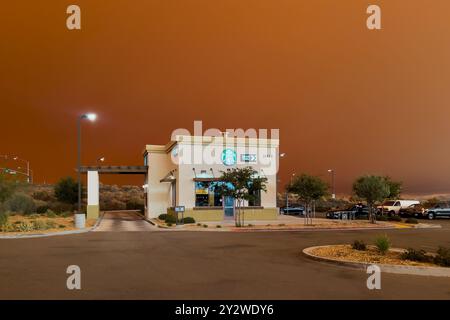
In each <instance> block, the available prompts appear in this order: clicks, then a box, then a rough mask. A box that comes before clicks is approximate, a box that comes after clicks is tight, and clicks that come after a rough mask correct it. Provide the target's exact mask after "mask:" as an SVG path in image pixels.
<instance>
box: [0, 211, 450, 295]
mask: <svg viewBox="0 0 450 320" xmlns="http://www.w3.org/2000/svg"><path fill="white" fill-rule="evenodd" d="M434 223H439V224H442V225H443V226H444V228H442V229H426V230H425V229H424V230H392V231H387V232H386V233H387V234H388V235H389V236H390V238H391V239H392V242H393V244H394V246H398V247H409V246H413V247H415V248H423V249H426V250H427V251H433V250H436V249H437V247H438V246H439V245H444V246H447V247H450V220H439V221H437V222H434ZM379 233H380V231H339V232H336V231H332V232H310V231H308V232H304V231H303V232H264V233H263V232H251V233H237V232H231V233H228V232H164V231H156V232H155V231H144V232H140V231H135V232H90V233H85V234H77V235H70V236H54V237H46V238H34V239H3V240H0V299H450V278H434V277H420V276H408V275H396V274H382V283H381V286H382V289H381V290H372V291H371V290H368V289H367V287H366V279H367V275H366V274H365V272H364V271H358V270H354V269H348V268H346V267H340V266H334V265H329V264H326V263H320V262H315V261H311V260H309V259H307V258H305V257H303V256H302V255H301V254H300V252H301V250H302V249H303V248H305V247H309V246H314V245H322V244H336V243H349V242H351V241H353V240H355V239H362V240H365V241H367V242H371V241H372V240H373V239H374V237H375V236H376V235H377V234H379ZM73 264H74V265H78V266H80V268H81V286H82V289H81V290H73V291H70V290H68V289H67V288H66V279H67V276H68V275H67V274H66V268H67V266H69V265H73Z"/></svg>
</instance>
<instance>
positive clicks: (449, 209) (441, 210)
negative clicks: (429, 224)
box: [425, 202, 450, 220]
mask: <svg viewBox="0 0 450 320" xmlns="http://www.w3.org/2000/svg"><path fill="white" fill-rule="evenodd" d="M425 216H426V217H427V218H428V219H430V220H433V219H436V218H440V217H450V204H449V203H448V202H441V203H438V204H437V205H435V206H434V207H433V208H430V209H428V210H425Z"/></svg>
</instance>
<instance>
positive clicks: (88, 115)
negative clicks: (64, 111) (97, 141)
mask: <svg viewBox="0 0 450 320" xmlns="http://www.w3.org/2000/svg"><path fill="white" fill-rule="evenodd" d="M96 118H97V116H96V115H95V114H94V113H86V114H82V115H81V116H79V117H78V121H77V136H78V143H77V146H78V148H77V180H78V211H77V213H78V214H82V212H81V120H83V119H88V120H90V121H95V119H96Z"/></svg>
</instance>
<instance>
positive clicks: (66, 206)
mask: <svg viewBox="0 0 450 320" xmlns="http://www.w3.org/2000/svg"><path fill="white" fill-rule="evenodd" d="M49 209H50V210H52V211H53V212H55V213H56V214H59V213H62V212H67V211H73V210H74V205H73V204H70V203H64V202H59V201H57V202H53V203H51V204H50V208H49Z"/></svg>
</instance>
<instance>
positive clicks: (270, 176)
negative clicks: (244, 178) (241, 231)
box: [144, 135, 279, 221]
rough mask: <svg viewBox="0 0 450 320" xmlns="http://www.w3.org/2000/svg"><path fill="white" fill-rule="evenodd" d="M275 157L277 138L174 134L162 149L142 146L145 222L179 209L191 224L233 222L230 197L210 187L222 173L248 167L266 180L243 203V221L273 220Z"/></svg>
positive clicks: (232, 208)
mask: <svg viewBox="0 0 450 320" xmlns="http://www.w3.org/2000/svg"><path fill="white" fill-rule="evenodd" d="M278 158H279V140H278V139H260V138H238V137H228V136H189V135H177V136H175V137H174V138H173V139H172V141H170V142H169V143H168V144H166V145H147V146H146V149H145V152H144V164H145V166H146V167H147V168H148V169H147V170H148V172H147V175H146V178H145V179H146V181H145V185H144V191H145V195H146V218H147V219H152V218H156V217H158V216H159V215H160V214H163V213H168V214H175V209H177V210H182V209H181V208H183V209H184V213H183V214H184V217H193V218H194V219H195V220H196V221H222V220H224V219H233V218H234V211H235V201H234V199H232V198H229V197H222V196H221V195H220V194H219V193H218V192H217V190H216V188H215V186H216V185H217V184H218V183H220V176H221V175H222V172H224V171H227V170H229V169H231V168H242V167H252V168H253V169H254V170H255V171H256V172H257V174H258V175H259V176H261V177H265V178H267V185H266V187H267V190H266V191H261V192H257V194H254V195H253V197H252V199H253V200H251V201H246V202H245V203H244V210H245V219H246V220H271V219H276V218H277V216H278V209H277V207H276V190H277V187H276V185H277V171H278Z"/></svg>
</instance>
